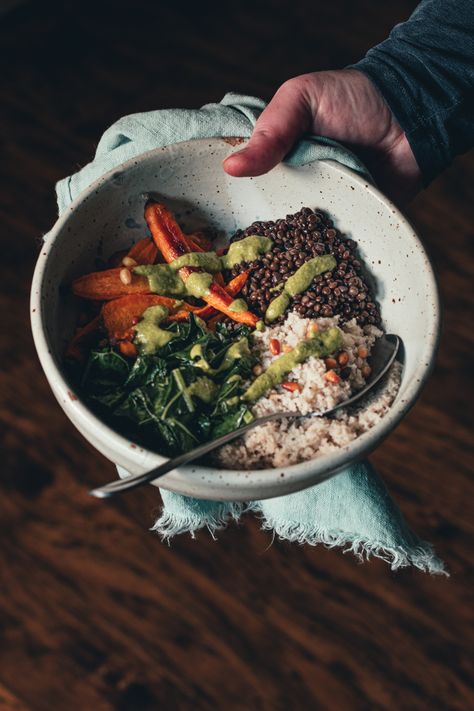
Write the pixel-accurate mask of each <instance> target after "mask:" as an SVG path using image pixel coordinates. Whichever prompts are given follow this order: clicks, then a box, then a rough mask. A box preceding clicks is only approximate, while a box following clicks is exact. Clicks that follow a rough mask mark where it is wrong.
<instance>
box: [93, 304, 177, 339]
mask: <svg viewBox="0 0 474 711" xmlns="http://www.w3.org/2000/svg"><path fill="white" fill-rule="evenodd" d="M178 304H179V305H180V308H182V304H180V302H176V301H175V299H168V298H167V297H166V296H157V295H156V294H129V295H128V296H122V297H121V298H120V299H114V300H113V301H108V302H107V303H106V304H104V305H103V307H102V319H103V322H104V326H105V329H106V331H107V333H108V334H109V338H115V339H117V340H121V339H123V338H126V337H127V335H128V331H129V330H130V329H131V328H132V327H133V326H135V324H136V323H137V322H138V320H139V319H140V317H141V316H142V314H143V312H144V311H145V310H146V309H148V308H149V307H150V306H158V305H161V306H166V308H167V309H169V310H170V311H173V310H175V309H176V308H177V306H178ZM186 313H189V309H187V310H186Z"/></svg>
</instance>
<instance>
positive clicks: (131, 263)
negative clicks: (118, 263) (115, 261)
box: [122, 257, 137, 267]
mask: <svg viewBox="0 0 474 711" xmlns="http://www.w3.org/2000/svg"><path fill="white" fill-rule="evenodd" d="M122 264H123V266H124V267H136V266H137V262H136V261H135V260H134V259H133V258H132V257H124V258H123V259H122Z"/></svg>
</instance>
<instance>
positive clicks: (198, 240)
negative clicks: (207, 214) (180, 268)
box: [186, 232, 212, 252]
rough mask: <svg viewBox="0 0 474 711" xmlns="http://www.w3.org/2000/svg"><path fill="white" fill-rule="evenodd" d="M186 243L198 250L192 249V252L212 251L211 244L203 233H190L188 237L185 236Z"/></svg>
mask: <svg viewBox="0 0 474 711" xmlns="http://www.w3.org/2000/svg"><path fill="white" fill-rule="evenodd" d="M186 239H187V240H188V242H189V243H190V244H191V242H192V244H193V245H194V246H195V247H198V248H199V249H193V248H192V247H191V249H192V251H193V252H199V251H201V252H210V251H211V250H212V242H211V240H210V239H208V238H207V237H206V235H205V234H204V232H192V233H191V234H190V235H186Z"/></svg>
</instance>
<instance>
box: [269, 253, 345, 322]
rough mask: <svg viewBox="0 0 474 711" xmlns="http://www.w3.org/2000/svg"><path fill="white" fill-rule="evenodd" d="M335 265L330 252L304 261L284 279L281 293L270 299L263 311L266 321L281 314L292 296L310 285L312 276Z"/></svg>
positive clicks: (331, 268)
mask: <svg viewBox="0 0 474 711" xmlns="http://www.w3.org/2000/svg"><path fill="white" fill-rule="evenodd" d="M335 267H336V260H335V259H334V257H333V256H332V254H324V255H322V256H321V257H314V258H313V259H310V260H309V261H307V262H305V264H303V265H302V266H301V267H300V268H299V269H297V270H296V272H295V273H294V274H292V275H291V276H290V277H288V279H287V280H286V281H285V283H284V285H283V291H282V293H281V294H280V295H279V296H277V297H276V298H275V299H273V300H272V301H270V303H269V305H268V307H267V310H266V312H265V320H266V321H267V322H268V323H271V322H272V321H275V319H277V318H278V317H279V316H281V315H282V314H283V313H284V312H285V311H286V309H287V308H288V306H289V305H290V300H291V297H292V296H296V295H297V294H301V293H303V291H306V289H308V288H309V287H310V286H311V282H312V281H313V279H314V277H315V276H317V275H318V274H322V273H323V272H330V271H332V270H333V269H334V268H335Z"/></svg>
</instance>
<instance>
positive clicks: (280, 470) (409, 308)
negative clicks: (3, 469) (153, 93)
mask: <svg viewBox="0 0 474 711" xmlns="http://www.w3.org/2000/svg"><path fill="white" fill-rule="evenodd" d="M232 150H234V148H233V147H232V146H231V145H230V144H229V142H228V141H226V140H223V139H222V140H221V139H212V140H208V141H202V140H200V141H191V142H187V143H182V144H175V145H173V146H170V147H168V148H164V149H158V150H156V151H152V152H150V153H147V154H144V155H143V156H140V157H139V158H137V159H135V160H132V161H129V162H127V163H125V164H123V165H122V166H120V167H118V168H117V169H115V170H114V171H112V172H111V173H109V174H107V175H106V176H104V177H103V178H101V179H100V180H98V181H96V183H94V184H93V185H91V186H90V188H89V189H87V190H86V191H85V192H84V193H83V194H82V195H81V196H79V198H78V199H77V200H76V201H75V202H74V203H73V204H72V205H71V207H70V208H69V209H68V210H67V212H66V213H65V214H64V215H63V216H62V217H61V218H60V219H59V220H58V222H57V223H56V225H55V226H54V228H53V229H52V231H51V232H50V234H49V237H48V239H47V241H46V243H45V245H44V247H43V249H42V252H41V255H40V257H39V260H38V264H37V268H36V271H35V276H34V280H33V286H32V295H31V312H32V313H31V316H32V327H33V334H34V338H35V343H36V347H37V350H38V354H39V357H40V360H41V363H42V366H43V369H44V371H45V373H46V376H47V378H48V380H49V382H50V385H51V387H52V389H53V392H54V394H55V396H56V397H57V399H58V402H59V403H60V405H61V406H62V407H63V409H64V410H65V412H66V414H67V415H68V417H69V418H70V419H71V421H72V422H73V423H74V424H75V426H76V427H77V428H78V429H79V431H80V432H81V433H82V434H83V435H84V436H85V437H86V438H87V439H88V440H89V441H90V442H91V443H92V444H93V445H94V446H95V447H97V449H98V450H99V451H101V452H102V453H103V454H104V455H105V456H106V457H108V458H109V459H110V460H111V461H112V462H114V463H115V464H118V465H119V466H121V467H122V468H124V469H126V470H127V471H129V472H130V473H133V474H138V473H142V472H144V471H146V470H147V469H150V468H152V467H154V466H157V465H158V464H159V463H160V462H161V461H163V459H162V457H161V456H160V455H159V454H156V453H155V452H153V451H151V450H149V449H146V448H145V447H143V446H140V445H139V444H137V443H136V442H135V441H130V439H128V438H126V437H124V436H122V435H120V434H118V433H117V432H116V431H114V430H112V429H111V428H110V427H109V426H107V425H106V424H105V423H104V422H103V421H102V420H101V419H99V418H98V417H97V416H96V415H95V414H93V412H92V411H91V410H90V409H89V407H87V406H86V404H85V403H84V402H83V401H82V400H81V398H80V397H78V394H77V393H76V392H75V389H74V388H73V387H72V386H71V381H70V380H69V379H68V376H67V375H66V373H65V370H64V366H63V353H64V347H65V343H66V342H67V341H68V340H69V339H70V336H71V333H72V330H73V327H74V323H75V320H76V318H77V313H76V311H77V305H76V303H75V301H74V300H73V299H71V298H70V297H69V296H68V295H67V293H66V292H65V289H64V285H66V284H69V283H71V281H72V280H73V279H74V278H76V277H78V276H80V275H81V274H84V273H86V272H87V271H93V270H94V269H95V268H96V266H97V261H98V260H101V259H103V258H104V257H107V256H108V255H110V254H112V253H113V252H116V251H117V250H121V249H124V250H125V249H128V248H129V247H130V245H131V244H132V243H133V242H135V241H136V240H137V239H138V238H139V237H142V236H143V235H144V234H146V225H145V223H144V219H143V193H145V192H150V190H152V191H153V193H154V194H155V195H158V196H159V199H160V200H161V201H162V202H163V203H166V204H167V205H169V206H170V207H171V209H172V210H173V212H174V213H175V214H176V216H177V218H178V220H179V222H180V224H182V225H183V227H184V228H185V229H186V231H189V232H195V231H199V230H201V229H202V228H204V227H208V226H209V225H211V226H212V227H213V228H214V230H215V231H216V232H217V233H218V241H219V240H220V243H221V244H222V245H223V244H225V241H226V239H228V238H229V236H230V235H232V234H234V233H235V232H236V230H237V229H238V228H241V227H242V225H249V224H251V223H252V222H255V221H268V220H274V219H277V218H278V217H280V216H281V215H282V214H286V213H295V212H297V211H298V210H300V209H301V208H302V207H303V206H304V205H311V206H317V207H318V208H321V209H322V210H324V211H325V212H326V213H327V214H330V215H331V217H332V218H333V220H334V223H335V224H334V226H335V227H336V228H337V229H338V230H340V231H341V232H343V233H344V234H345V235H346V236H348V237H349V238H353V239H354V240H355V241H356V242H357V243H358V246H359V252H360V255H361V258H362V260H363V261H364V263H365V264H366V265H367V268H368V271H369V279H370V280H371V288H372V290H373V291H374V293H375V298H376V301H377V303H378V305H379V306H380V312H381V315H382V324H381V325H382V326H383V328H384V330H386V331H391V332H394V333H397V334H399V335H400V336H401V338H402V341H403V343H404V351H403V353H402V363H401V364H400V365H399V366H397V367H396V369H395V370H394V374H395V376H396V378H397V379H398V380H397V383H396V386H397V387H398V382H399V383H400V387H399V389H398V392H397V393H396V395H395V392H396V390H397V387H395V385H394V384H393V383H392V385H390V383H389V385H388V386H387V387H388V389H387V390H386V392H385V394H384V393H382V395H381V400H380V402H379V405H377V406H375V407H374V408H373V409H372V411H370V412H369V411H367V412H366V414H365V415H364V413H362V414H361V413H359V414H357V413H354V414H351V415H347V416H345V415H343V416H342V417H341V418H339V419H338V420H337V421H336V422H335V423H334V425H332V432H331V433H330V437H329V438H328V437H326V438H325V437H322V436H321V432H318V428H317V426H316V427H315V428H314V430H313V431H311V432H309V433H306V434H305V437H304V441H301V440H298V443H297V446H296V447H295V449H297V450H298V451H299V452H301V451H303V450H305V451H306V454H311V448H313V449H314V447H315V446H316V445H317V447H318V449H319V452H318V457H317V458H316V459H313V460H311V461H302V460H303V459H306V458H307V456H306V454H305V455H303V456H300V455H298V456H293V457H291V456H290V457H288V456H286V458H282V457H280V458H278V457H274V456H273V457H270V458H268V457H267V458H265V454H264V453H262V452H260V453H259V454H258V458H254V459H252V458H250V459H247V460H246V461H245V462H244V460H242V464H240V463H239V467H241V468H239V469H236V468H235V465H234V468H225V467H226V466H227V467H228V466H229V465H230V464H229V463H231V464H233V462H235V461H236V457H235V455H236V454H237V459H239V458H240V455H242V454H243V452H242V451H240V452H239V450H238V449H237V450H235V452H234V455H233V456H232V457H231V458H230V459H229V458H228V457H227V458H226V455H225V452H221V453H220V455H219V456H220V459H219V462H218V463H215V464H212V465H201V466H199V465H194V466H190V467H186V468H183V469H182V470H177V471H174V472H172V473H170V474H169V475H168V476H167V477H166V478H164V479H163V480H162V481H160V486H163V487H165V488H168V489H170V490H173V491H176V492H179V493H182V494H185V495H189V496H196V497H198V498H208V499H217V500H242V501H243V500H254V499H260V498H266V497H271V496H278V495H282V494H285V493H288V492H291V491H296V490H298V489H302V488H304V487H306V486H310V485H311V484H313V483H315V482H317V481H322V480H324V479H325V478H328V477H329V476H331V475H333V474H335V473H337V472H338V471H340V470H341V469H342V468H344V467H345V466H347V465H348V464H350V463H351V462H354V461H356V460H357V459H360V458H361V457H363V456H365V455H366V454H368V453H369V452H370V451H371V450H372V449H373V448H374V447H376V446H377V445H378V444H379V443H380V442H381V441H382V440H383V438H384V437H385V436H387V434H388V433H389V432H390V431H391V430H392V429H393V428H394V427H395V426H396V424H397V423H398V422H399V421H400V419H401V418H402V417H403V415H404V414H405V413H406V411H407V410H408V409H409V408H410V407H411V406H412V405H413V403H414V402H415V400H416V398H417V396H418V394H419V392H420V389H421V387H422V385H423V383H424V381H425V380H426V377H427V376H428V373H429V371H430V368H431V366H432V364H433V360H434V356H435V351H436V345H437V339H438V331H439V305H438V295H437V289H436V284H435V281H434V278H433V273H432V270H431V267H430V264H429V261H428V259H427V257H426V254H425V252H424V250H423V247H422V245H421V243H420V241H419V239H418V238H417V236H416V234H415V233H414V231H413V228H412V227H411V226H410V225H409V224H408V222H407V221H406V220H405V218H404V217H403V216H402V215H401V214H400V213H399V212H398V211H397V210H396V208H395V207H394V206H393V205H392V204H391V203H390V202H389V201H388V200H387V199H386V198H385V197H384V196H382V195H381V194H380V193H379V192H378V191H377V190H376V189H375V188H373V187H372V186H370V185H368V184H367V183H366V182H365V181H364V180H363V179H361V178H360V177H359V176H357V175H355V174H353V173H352V172H351V171H349V170H347V169H345V168H342V167H341V166H339V165H338V164H334V163H331V162H325V161H321V162H315V163H312V164H309V165H306V166H303V167H301V168H289V167H287V166H278V167H277V168H276V169H274V170H273V171H271V173H269V174H268V175H266V176H262V177H259V178H248V179H233V178H230V177H229V176H227V175H226V174H225V173H224V172H223V170H222V167H221V163H222V160H223V159H224V158H225V157H226V156H227V155H228V154H229V153H230V152H231V151H232ZM362 303H363V304H365V303H366V302H365V301H363V302H362ZM371 303H372V302H371ZM308 308H314V305H313V306H312V305H311V304H309V305H308V303H307V301H306V302H304V303H303V302H302V301H300V303H299V313H297V314H294V315H292V318H294V322H292V323H290V326H291V328H292V329H293V330H295V329H296V330H297V329H298V328H304V327H305V323H304V321H305V318H306V317H307V315H308V314H307V313H305V310H306V311H307V310H308ZM371 308H372V307H371ZM374 308H375V307H374ZM365 313H367V314H368V315H369V316H370V317H371V318H373V326H372V328H373V329H377V327H378V325H380V324H378V314H377V313H376V310H373V311H371V310H370V309H369V310H368V311H367V310H366V312H365ZM311 315H312V314H310V316H311ZM318 316H320V318H321V319H323V320H324V312H323V314H318ZM354 316H355V318H357V317H358V314H357V313H355V315H354ZM375 321H377V323H375ZM346 323H347V326H346V327H345V328H346V331H347V338H348V339H350V338H352V341H353V342H354V343H357V339H361V338H368V339H370V338H371V337H372V336H371V333H370V328H368V326H367V328H368V330H367V329H366V331H367V332H366V333H357V328H359V327H358V325H357V323H356V322H354V323H353V324H352V326H351V325H350V321H349V322H347V321H346ZM369 326H370V324H369ZM273 328H277V329H278V328H284V324H278V323H276V325H274V327H273ZM351 329H352V332H351ZM372 335H373V334H372ZM264 337H265V336H264V335H262V338H264ZM348 343H349V341H348ZM359 345H360V343H359ZM350 355H351V357H353V353H352V352H351V354H350ZM354 368H355V370H356V369H357V368H356V366H355V365H354ZM314 377H317V376H314ZM354 377H356V375H354ZM303 386H304V388H305V389H308V393H307V394H308V398H307V402H308V406H309V405H310V404H311V403H312V400H311V396H310V390H311V383H310V382H308V383H306V382H305V383H304V384H303V385H302V387H303ZM392 400H393V402H392ZM389 401H390V402H389ZM389 404H391V406H390V407H389ZM344 418H345V419H344ZM351 418H352V419H351ZM369 421H370V429H368V425H367V423H368V422H369ZM278 426H280V427H281V426H282V425H276V427H278ZM285 426H286V427H288V426H289V427H291V426H292V425H288V423H287V425H285ZM326 434H327V433H326ZM273 436H275V437H278V431H277V430H275V431H274V432H273ZM232 446H233V447H237V448H238V447H242V446H243V445H242V443H236V444H235V445H232ZM250 449H255V448H254V447H250V448H249V447H247V451H249V450H250ZM254 454H255V452H254V453H253V454H252V456H254ZM249 466H250V467H253V468H248V467H249ZM262 466H264V468H263V469H262V468H261V467H262Z"/></svg>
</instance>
